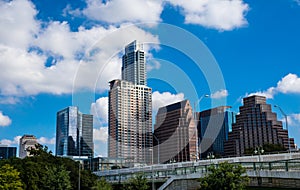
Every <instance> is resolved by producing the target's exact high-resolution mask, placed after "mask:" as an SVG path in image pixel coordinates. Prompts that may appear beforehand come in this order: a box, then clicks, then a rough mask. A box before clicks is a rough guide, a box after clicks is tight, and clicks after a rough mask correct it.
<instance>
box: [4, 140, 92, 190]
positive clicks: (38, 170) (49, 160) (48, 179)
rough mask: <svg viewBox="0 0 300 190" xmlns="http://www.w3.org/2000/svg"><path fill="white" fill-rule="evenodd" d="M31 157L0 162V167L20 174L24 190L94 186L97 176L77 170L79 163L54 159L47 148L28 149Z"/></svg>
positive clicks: (89, 187) (38, 146)
mask: <svg viewBox="0 0 300 190" xmlns="http://www.w3.org/2000/svg"><path fill="white" fill-rule="evenodd" d="M29 151H30V155H31V157H26V158H24V159H20V158H11V159H8V160H1V161H0V167H1V166H3V165H5V164H9V165H11V166H13V167H14V168H15V169H16V170H17V171H19V172H20V175H19V176H20V179H21V181H22V182H23V189H25V190H27V189H28V190H40V189H74V190H75V189H79V188H78V184H79V183H78V179H79V171H80V189H82V190H85V189H91V188H92V187H94V186H96V182H97V176H96V175H94V174H93V173H91V172H90V171H87V170H82V169H80V170H79V162H76V161H74V160H72V159H69V158H63V157H56V156H53V155H52V152H51V151H48V148H47V147H43V146H42V145H37V146H36V147H35V149H29ZM0 189H1V188H0Z"/></svg>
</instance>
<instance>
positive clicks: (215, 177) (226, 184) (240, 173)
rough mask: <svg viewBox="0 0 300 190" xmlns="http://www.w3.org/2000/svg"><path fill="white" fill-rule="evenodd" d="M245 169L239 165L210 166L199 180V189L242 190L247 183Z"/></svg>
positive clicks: (226, 163)
mask: <svg viewBox="0 0 300 190" xmlns="http://www.w3.org/2000/svg"><path fill="white" fill-rule="evenodd" d="M245 172H246V170H245V168H243V167H242V166H241V165H240V164H238V165H233V164H229V163H228V162H223V163H220V164H219V165H218V166H216V165H211V166H210V167H209V168H208V174H207V175H206V176H205V177H203V178H200V179H199V182H200V189H204V190H215V189H219V190H242V189H245V187H246V185H247V184H248V183H249V178H248V176H246V175H245Z"/></svg>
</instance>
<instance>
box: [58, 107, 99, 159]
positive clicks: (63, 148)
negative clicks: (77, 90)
mask: <svg viewBox="0 0 300 190" xmlns="http://www.w3.org/2000/svg"><path fill="white" fill-rule="evenodd" d="M56 155H57V156H88V157H93V155H94V144H93V116H92V115H89V114H82V113H81V112H79V110H78V107H74V106H70V107H68V108H65V109H63V110H61V111H59V112H57V117H56Z"/></svg>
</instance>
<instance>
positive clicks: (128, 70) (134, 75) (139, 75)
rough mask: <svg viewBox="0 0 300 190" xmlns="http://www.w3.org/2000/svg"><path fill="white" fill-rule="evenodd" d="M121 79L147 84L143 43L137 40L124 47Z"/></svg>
mask: <svg viewBox="0 0 300 190" xmlns="http://www.w3.org/2000/svg"><path fill="white" fill-rule="evenodd" d="M122 80H125V81H128V82H132V83H133V84H136V85H146V86H147V76H146V60H145V52H144V50H143V44H141V43H138V42H137V41H133V42H132V43H130V44H128V45H127V46H126V47H125V54H124V55H123V57H122Z"/></svg>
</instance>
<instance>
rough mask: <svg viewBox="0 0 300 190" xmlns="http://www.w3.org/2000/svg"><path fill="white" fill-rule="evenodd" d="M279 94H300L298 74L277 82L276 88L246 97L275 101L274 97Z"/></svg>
mask: <svg viewBox="0 0 300 190" xmlns="http://www.w3.org/2000/svg"><path fill="white" fill-rule="evenodd" d="M278 93H283V94H300V78H299V77H298V76H297V75H296V74H292V73H289V74H287V75H286V76H284V77H283V78H282V79H281V80H280V81H278V82H277V86H276V87H270V88H268V89H267V90H265V91H258V92H254V93H249V94H246V96H251V95H261V96H265V97H266V98H269V99H273V97H274V95H276V94H278Z"/></svg>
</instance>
